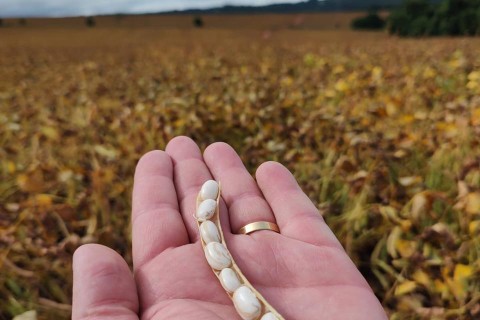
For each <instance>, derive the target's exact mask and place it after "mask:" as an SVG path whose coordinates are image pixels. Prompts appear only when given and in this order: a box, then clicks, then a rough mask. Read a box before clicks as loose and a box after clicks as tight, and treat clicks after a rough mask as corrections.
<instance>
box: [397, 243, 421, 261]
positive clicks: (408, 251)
mask: <svg viewBox="0 0 480 320" xmlns="http://www.w3.org/2000/svg"><path fill="white" fill-rule="evenodd" d="M416 247H417V245H416V243H415V241H409V240H403V239H399V240H398V241H397V242H396V244H395V249H396V250H397V252H398V253H400V255H401V256H402V257H403V258H409V257H411V256H412V254H414V253H415V251H416Z"/></svg>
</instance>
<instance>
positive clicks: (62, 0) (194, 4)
mask: <svg viewBox="0 0 480 320" xmlns="http://www.w3.org/2000/svg"><path fill="white" fill-rule="evenodd" d="M292 2H300V1H292V0H231V1H226V0H0V17H63V16H89V15H96V14H114V13H146V12H160V11H171V10H184V9H191V8H211V7H218V6H223V5H225V4H237V5H254V6H259V5H265V4H270V3H292Z"/></svg>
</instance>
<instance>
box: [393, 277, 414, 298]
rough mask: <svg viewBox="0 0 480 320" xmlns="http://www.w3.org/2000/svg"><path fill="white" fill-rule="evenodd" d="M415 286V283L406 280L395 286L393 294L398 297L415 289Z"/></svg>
mask: <svg viewBox="0 0 480 320" xmlns="http://www.w3.org/2000/svg"><path fill="white" fill-rule="evenodd" d="M416 287H417V284H416V283H415V282H414V281H410V280H407V281H405V282H403V283H401V284H399V285H398V286H397V287H396V288H395V296H397V297H398V296H402V295H404V294H407V293H410V292H412V291H413V290H415V288H416Z"/></svg>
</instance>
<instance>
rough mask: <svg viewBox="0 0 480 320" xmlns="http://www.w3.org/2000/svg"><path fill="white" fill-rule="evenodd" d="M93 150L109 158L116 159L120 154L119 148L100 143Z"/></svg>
mask: <svg viewBox="0 0 480 320" xmlns="http://www.w3.org/2000/svg"><path fill="white" fill-rule="evenodd" d="M93 150H95V152H96V153H98V154H99V155H101V156H102V157H104V158H107V159H109V160H115V158H117V156H118V151H117V150H115V149H113V148H109V147H105V146H102V145H100V144H97V145H96V146H94V147H93Z"/></svg>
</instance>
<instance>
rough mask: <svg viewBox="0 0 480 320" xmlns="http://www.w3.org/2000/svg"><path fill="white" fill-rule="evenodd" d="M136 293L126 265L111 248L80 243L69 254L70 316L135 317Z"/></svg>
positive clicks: (127, 319) (131, 319)
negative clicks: (71, 258)
mask: <svg viewBox="0 0 480 320" xmlns="http://www.w3.org/2000/svg"><path fill="white" fill-rule="evenodd" d="M137 314H138V296H137V289H136V287H135V281H134V280H133V276H132V273H131V272H130V269H129V267H128V265H127V263H126V262H125V260H123V258H122V257H121V256H120V255H119V254H118V253H117V252H115V251H113V250H112V249H110V248H107V247H105V246H102V245H98V244H89V245H84V246H81V247H80V248H78V249H77V250H76V251H75V254H74V255H73V306H72V319H73V320H80V319H98V320H101V319H111V318H113V317H115V319H118V320H138V315H137Z"/></svg>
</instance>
